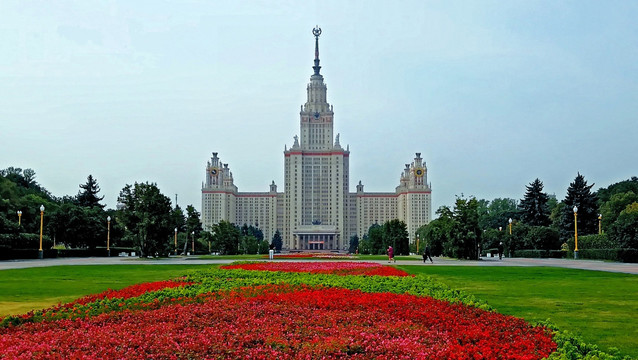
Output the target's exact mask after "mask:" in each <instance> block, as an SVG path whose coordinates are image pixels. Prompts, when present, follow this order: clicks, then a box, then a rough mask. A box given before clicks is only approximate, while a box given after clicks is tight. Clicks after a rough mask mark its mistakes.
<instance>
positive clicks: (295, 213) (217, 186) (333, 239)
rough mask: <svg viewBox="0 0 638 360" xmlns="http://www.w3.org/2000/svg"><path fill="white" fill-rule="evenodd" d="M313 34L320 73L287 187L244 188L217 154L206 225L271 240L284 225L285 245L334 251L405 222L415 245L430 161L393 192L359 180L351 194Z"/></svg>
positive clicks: (424, 219) (416, 166)
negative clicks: (252, 229) (249, 229)
mask: <svg viewBox="0 0 638 360" xmlns="http://www.w3.org/2000/svg"><path fill="white" fill-rule="evenodd" d="M313 34H314V36H315V59H314V66H313V69H314V73H313V74H312V76H310V83H309V84H308V86H307V88H306V91H307V100H306V103H305V104H303V105H302V106H301V112H300V113H299V118H300V121H299V122H300V129H299V136H295V137H294V142H293V144H292V146H291V147H290V148H288V147H287V146H286V147H285V150H284V191H283V192H278V191H277V185H275V182H274V181H273V182H272V183H271V184H270V190H269V191H268V192H240V191H239V189H238V188H237V186H235V184H234V182H233V173H232V172H231V171H230V168H229V166H228V164H225V163H222V162H221V160H220V158H219V157H218V153H216V152H214V153H213V156H212V157H211V159H210V161H208V163H207V164H206V174H205V181H204V182H203V183H202V225H203V227H204V229H205V230H206V229H209V228H210V226H212V225H214V224H217V223H218V222H220V221H221V220H226V221H229V222H231V223H234V224H236V225H240V226H241V225H243V224H248V225H253V226H256V227H259V228H260V229H261V230H262V231H263V233H264V239H266V240H268V241H270V240H271V239H272V236H273V235H274V234H275V231H277V230H279V232H280V233H281V236H282V238H283V249H284V250H292V251H295V250H297V251H302V250H333V251H336V250H347V249H348V246H349V242H350V237H351V236H352V235H358V236H359V238H362V237H363V235H365V234H366V233H367V231H368V228H369V227H370V226H371V225H373V224H379V225H381V224H383V223H384V222H386V221H388V220H394V219H399V220H401V221H403V222H405V223H406V224H407V227H408V233H409V235H410V242H413V241H414V234H415V232H416V230H417V229H418V228H419V227H420V226H421V225H424V224H427V223H428V222H429V221H430V219H431V213H432V208H431V204H432V200H431V199H432V198H431V195H432V190H431V187H430V184H429V183H428V181H427V167H426V164H425V161H424V160H423V158H421V153H416V156H415V157H414V159H413V161H412V162H411V163H409V164H405V168H404V169H403V170H402V171H401V173H400V180H399V185H398V186H397V187H396V188H395V190H394V191H391V192H383V193H371V192H365V191H364V190H363V184H362V183H361V181H359V183H358V185H356V191H355V192H350V186H349V184H350V150H349V148H348V147H347V146H346V148H345V149H344V148H343V147H342V146H341V144H340V143H339V134H336V136H335V134H334V131H333V128H334V127H333V124H334V121H333V119H334V111H333V107H332V105H330V104H329V103H328V101H327V97H326V92H327V91H326V90H327V88H326V85H325V84H324V81H323V76H322V75H321V73H320V69H321V66H319V35H320V34H321V29H320V28H315V29H313ZM398 168H399V167H397V170H399V169H398Z"/></svg>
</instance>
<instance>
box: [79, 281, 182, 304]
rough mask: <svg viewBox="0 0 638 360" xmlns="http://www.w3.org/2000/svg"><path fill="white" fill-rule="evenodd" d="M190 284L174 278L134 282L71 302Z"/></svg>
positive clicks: (134, 294) (132, 294)
mask: <svg viewBox="0 0 638 360" xmlns="http://www.w3.org/2000/svg"><path fill="white" fill-rule="evenodd" d="M191 284H193V283H191V282H185V281H174V280H168V281H156V282H150V283H143V284H136V285H131V286H127V287H125V288H124V289H121V290H111V289H108V290H106V291H104V292H101V293H99V294H95V295H87V296H85V297H81V298H79V299H77V300H76V301H74V302H73V303H71V304H74V303H76V304H82V305H84V304H88V303H92V302H94V301H98V300H102V299H114V298H120V299H129V298H132V297H136V296H140V295H142V294H144V293H147V292H151V291H157V290H162V289H170V288H174V287H180V286H186V285H191Z"/></svg>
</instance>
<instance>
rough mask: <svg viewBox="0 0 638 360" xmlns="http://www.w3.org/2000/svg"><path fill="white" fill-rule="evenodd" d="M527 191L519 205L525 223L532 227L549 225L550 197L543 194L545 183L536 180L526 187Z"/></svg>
mask: <svg viewBox="0 0 638 360" xmlns="http://www.w3.org/2000/svg"><path fill="white" fill-rule="evenodd" d="M526 189H527V191H526V192H525V197H524V198H523V199H522V200H521V202H520V205H519V208H520V210H521V211H522V220H523V222H524V223H526V224H527V225H531V226H547V225H549V222H550V221H549V209H548V206H547V201H548V200H549V196H547V194H546V193H544V192H543V182H542V181H540V180H539V179H536V180H534V181H533V182H531V183H530V184H529V185H528V186H526Z"/></svg>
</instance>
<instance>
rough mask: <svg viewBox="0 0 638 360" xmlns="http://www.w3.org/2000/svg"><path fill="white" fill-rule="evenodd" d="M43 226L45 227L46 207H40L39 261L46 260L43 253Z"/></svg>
mask: <svg viewBox="0 0 638 360" xmlns="http://www.w3.org/2000/svg"><path fill="white" fill-rule="evenodd" d="M42 225H44V205H40V250H38V259H42V258H44V252H43V251H42Z"/></svg>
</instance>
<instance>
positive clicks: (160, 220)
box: [118, 182, 174, 256]
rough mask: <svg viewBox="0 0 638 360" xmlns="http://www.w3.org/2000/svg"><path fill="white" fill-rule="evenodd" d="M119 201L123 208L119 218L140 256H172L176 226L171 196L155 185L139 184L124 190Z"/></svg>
mask: <svg viewBox="0 0 638 360" xmlns="http://www.w3.org/2000/svg"><path fill="white" fill-rule="evenodd" d="M118 201H119V202H120V203H121V204H122V205H123V208H122V209H121V210H120V211H119V216H118V218H119V219H120V221H121V222H122V224H123V226H124V227H125V228H126V236H129V237H131V238H132V240H133V243H134V244H135V245H136V246H137V247H138V248H139V249H140V255H141V256H149V255H150V256H154V255H156V254H169V253H170V251H171V248H172V246H171V241H170V240H171V235H173V228H174V224H173V222H172V219H171V200H170V199H169V198H168V196H166V195H164V194H162V193H161V191H160V189H159V188H158V187H157V185H156V184H154V183H148V182H146V183H137V182H136V183H135V184H134V185H128V184H127V185H126V186H125V187H124V188H123V189H122V191H121V192H120V196H119V197H118Z"/></svg>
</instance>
